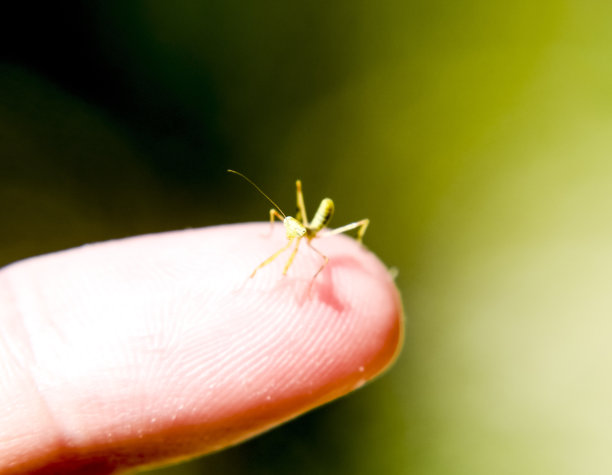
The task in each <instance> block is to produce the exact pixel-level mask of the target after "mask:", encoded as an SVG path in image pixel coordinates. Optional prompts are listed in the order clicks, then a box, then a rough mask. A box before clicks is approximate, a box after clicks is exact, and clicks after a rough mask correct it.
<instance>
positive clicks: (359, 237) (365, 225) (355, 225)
mask: <svg viewBox="0 0 612 475" xmlns="http://www.w3.org/2000/svg"><path fill="white" fill-rule="evenodd" d="M368 224H370V220H369V219H362V220H361V221H355V222H354V223H351V224H347V225H346V226H342V227H340V228H336V229H333V230H331V231H330V232H328V233H326V234H325V236H332V235H334V234H340V233H345V232H347V231H350V230H351V229H355V228H359V231H357V240H358V241H359V242H361V241H362V240H363V235H364V234H365V232H366V229H368Z"/></svg>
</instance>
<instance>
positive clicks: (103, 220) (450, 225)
mask: <svg viewBox="0 0 612 475" xmlns="http://www.w3.org/2000/svg"><path fill="white" fill-rule="evenodd" d="M611 5H612V4H609V3H606V2H597V1H593V0H590V1H578V0H574V1H564V2H553V1H537V2H521V1H518V2H516V1H515V2H509V3H507V4H506V3H503V2H502V3H499V2H498V3H491V2H486V1H484V0H464V1H460V2H447V1H440V0H437V1H433V2H432V1H420V0H417V1H415V0H411V1H408V2H403V1H390V2H382V3H377V2H366V1H339V2H334V3H333V4H331V5H330V4H329V2H321V1H316V0H315V1H311V2H303V3H302V2H274V1H264V2H237V1H224V2H211V1H203V2H195V1H188V0H186V1H179V2H153V1H131V2H113V1H110V2H61V3H57V2H56V3H49V2H44V3H43V2H40V3H33V2H21V3H17V2H13V3H9V4H8V5H6V6H3V12H2V20H0V21H1V28H0V35H1V40H2V41H0V52H1V58H2V62H1V64H0V219H1V223H2V225H1V226H2V227H1V231H2V232H0V264H8V263H10V262H13V261H15V260H18V259H22V258H26V257H28V256H32V255H37V254H41V253H47V252H52V251H55V250H60V249H65V248H69V247H73V246H78V245H81V244H84V243H88V242H94V241H102V240H107V239H113V238H121V237H125V236H130V235H134V234H142V233H149V232H160V231H165V230H171V229H181V228H186V227H199V226H207V225H214V224H221V223H231V222H239V221H246V220H259V219H261V220H264V219H266V217H267V210H268V209H269V205H268V204H267V203H266V202H265V201H264V200H263V199H262V198H260V197H258V196H257V195H256V194H255V193H254V191H253V190H252V189H251V188H250V187H249V186H248V185H247V184H246V183H243V182H241V181H240V180H239V179H238V178H237V177H235V176H230V175H228V174H226V173H225V170H226V169H227V168H234V169H237V170H240V171H242V172H244V173H246V174H247V175H248V176H250V177H251V178H252V179H253V180H255V181H256V182H257V183H258V184H259V185H260V186H261V187H262V188H263V189H264V190H265V191H266V192H268V193H269V194H270V195H271V196H272V197H273V198H274V200H275V201H277V202H278V203H279V204H280V205H281V207H283V208H285V210H286V211H287V210H289V212H292V211H293V210H292V208H293V207H294V193H295V191H294V180H295V179H296V178H298V177H299V178H301V179H302V181H303V183H304V188H305V194H306V203H307V206H308V207H309V208H310V209H313V208H314V207H315V206H316V205H317V203H318V201H319V200H320V199H321V198H323V197H324V196H330V197H332V198H334V201H335V202H336V206H337V213H336V216H335V218H334V223H332V224H335V225H336V226H339V225H342V224H345V223H347V222H350V221H354V220H357V219H360V218H363V217H368V218H370V220H371V227H370V228H369V229H368V234H367V236H366V243H367V244H368V246H369V247H370V248H371V249H372V250H373V251H374V252H376V253H377V254H378V255H379V256H380V257H381V258H382V259H383V261H385V262H386V263H387V264H388V265H389V266H396V267H397V268H398V269H399V272H400V274H399V277H398V281H397V282H398V285H399V287H400V289H401V291H402V294H403V298H404V304H405V309H406V316H407V322H408V326H407V337H406V346H405V350H404V352H403V354H402V356H401V358H400V360H399V361H398V363H397V364H396V365H395V366H394V367H393V368H392V369H391V370H390V371H389V372H388V373H387V374H386V375H384V376H383V377H382V378H380V379H379V380H377V381H375V382H373V383H372V384H370V385H368V386H366V387H365V388H363V389H361V390H359V391H357V392H356V393H354V394H353V395H351V396H349V397H346V398H344V399H342V400H340V401H337V402H335V403H333V404H330V405H327V406H325V407H323V408H320V409H318V410H316V411H314V412H312V413H310V414H308V415H305V416H303V417H301V418H299V419H298V420H296V421H293V422H291V423H288V424H286V425H284V426H283V427H281V428H278V429H275V430H273V431H271V432H269V433H267V434H265V435H263V436H261V437H258V438H256V439H253V440H252V441H249V442H247V443H245V444H242V445H240V446H238V447H235V448H231V449H228V450H225V451H223V452H220V453H218V454H213V455H212V456H209V457H206V458H203V459H200V460H196V461H193V462H190V463H186V464H183V465H180V466H176V467H172V468H168V469H164V470H161V471H159V472H158V473H166V474H192V473H193V474H195V473H207V474H285V473H293V474H301V473H303V474H313V473H316V474H341V473H346V474H373V473H386V474H419V475H433V474H444V475H453V474H470V475H478V474H483V475H485V474H486V475H489V474H492V473H495V474H496V475H500V474H502V475H503V474H515V473H523V474H534V475H535V474H538V475H539V474H542V473H554V474H556V475H564V474H584V473H589V474H599V473H601V474H604V473H606V474H607V473H610V470H612V460H611V457H610V455H609V447H610V443H611V442H612V437H611V434H610V429H609V427H610V425H611V424H610V423H611V421H612V411H611V410H610V403H609V401H610V400H612V398H611V396H612V385H611V384H610V383H609V382H608V381H609V375H610V374H611V372H610V369H611V366H612V352H611V351H610V349H609V338H608V335H609V334H610V330H612V324H611V323H610V314H611V313H612V300H611V299H610V297H609V295H610V286H611V285H612V272H611V271H610V269H612V246H611V244H610V243H611V242H612V239H611V238H612V224H611V223H612V219H611V218H612V216H611V214H612V212H611V211H610V210H611V209H612V207H611V205H612V199H611V191H610V189H611V185H612V161H611V156H612V154H611V152H612V133H611V130H612V53H611V51H612V49H611V45H612V33H611V32H612V28H611V27H612V20H611V19H612V6H611Z"/></svg>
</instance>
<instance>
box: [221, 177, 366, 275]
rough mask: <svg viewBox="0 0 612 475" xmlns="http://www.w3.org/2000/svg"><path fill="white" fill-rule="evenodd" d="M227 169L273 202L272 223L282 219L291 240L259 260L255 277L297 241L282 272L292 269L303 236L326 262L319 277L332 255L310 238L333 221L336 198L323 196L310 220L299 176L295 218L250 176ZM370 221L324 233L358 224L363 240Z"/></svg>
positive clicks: (360, 238)
mask: <svg viewBox="0 0 612 475" xmlns="http://www.w3.org/2000/svg"><path fill="white" fill-rule="evenodd" d="M228 172H230V173H234V174H236V175H238V176H241V177H242V178H244V179H245V180H246V181H248V182H249V183H250V184H251V185H253V186H254V187H255V189H256V190H257V191H259V192H260V193H261V194H262V195H263V196H264V197H265V198H266V199H267V200H268V201H269V202H270V203H272V205H273V206H274V208H272V209H271V210H270V224H272V223H274V218H278V219H279V220H280V221H282V222H283V225H284V226H285V233H286V235H287V240H288V241H289V242H288V243H287V244H286V245H284V246H283V247H282V248H280V249H279V250H278V251H276V252H275V253H274V254H272V255H271V256H270V257H268V258H267V259H266V260H265V261H263V262H262V263H261V264H259V265H258V266H257V267H256V268H255V270H254V271H253V272H252V273H251V277H254V276H255V273H256V272H257V271H258V270H259V269H261V268H262V267H264V266H267V265H268V264H270V263H271V262H272V261H273V260H274V259H276V258H277V257H278V256H279V255H281V254H282V253H283V252H285V251H286V250H287V249H289V247H290V246H291V244H292V243H293V242H294V241H295V247H294V248H293V250H292V251H291V255H290V256H289V260H288V261H287V263H286V264H285V269H284V270H283V275H286V274H287V271H288V270H289V267H291V264H292V263H293V259H294V258H295V255H296V254H297V252H298V248H299V246H300V242H301V241H302V239H303V238H306V239H307V241H306V242H307V243H308V245H309V246H310V248H311V249H312V250H313V251H315V252H316V253H317V254H319V255H320V256H321V257H322V258H323V264H322V265H321V267H320V268H319V270H318V271H317V272H316V274H315V275H314V276H313V278H312V279H313V281H314V279H316V277H317V276H318V275H319V274H320V273H321V271H322V270H323V269H324V268H325V266H326V265H327V263H328V261H329V258H328V257H327V256H326V255H325V254H323V253H322V252H321V251H319V250H318V249H317V248H315V247H314V246H313V245H312V244H311V241H312V240H313V239H314V238H315V237H317V233H318V232H319V231H321V229H323V228H324V227H325V226H326V225H327V224H328V223H329V222H330V221H331V218H332V216H333V214H334V202H333V201H332V200H331V199H330V198H324V199H323V201H321V204H320V205H319V208H318V209H317V212H316V213H315V215H314V218H313V219H312V221H310V222H309V221H308V218H307V215H306V206H304V195H303V194H302V182H301V181H300V180H297V181H296V182H295V186H296V191H297V207H298V214H297V218H293V217H291V216H287V215H285V213H283V210H281V209H280V207H279V206H278V205H277V204H276V203H275V202H274V201H272V198H270V197H269V196H268V195H266V194H265V193H264V192H263V191H262V190H261V188H259V187H258V186H257V185H256V184H255V183H253V181H252V180H251V179H249V178H247V177H246V176H244V175H243V174H242V173H240V172H237V171H235V170H228ZM368 224H370V220H369V219H362V220H360V221H355V222H354V223H350V224H347V225H346V226H342V227H340V228H337V229H333V230H331V231H330V232H328V233H326V234H325V236H331V235H334V234H340V233H344V232H346V231H350V230H352V229H356V228H359V230H358V231H357V240H358V241H359V242H361V241H362V239H363V235H364V234H365V232H366V229H367V227H368Z"/></svg>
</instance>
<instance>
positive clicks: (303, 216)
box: [295, 180, 308, 227]
mask: <svg viewBox="0 0 612 475" xmlns="http://www.w3.org/2000/svg"><path fill="white" fill-rule="evenodd" d="M295 190H296V194H297V207H298V211H299V212H300V218H301V220H302V224H303V225H304V226H306V227H308V217H307V216H306V206H305V205H304V194H303V193H302V180H297V181H296V182H295Z"/></svg>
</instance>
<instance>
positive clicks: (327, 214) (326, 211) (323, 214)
mask: <svg viewBox="0 0 612 475" xmlns="http://www.w3.org/2000/svg"><path fill="white" fill-rule="evenodd" d="M333 215H334V202H333V201H332V200H331V199H329V198H325V199H324V200H323V201H321V204H320V205H319V209H317V212H316V213H315V215H314V218H312V221H311V222H310V226H308V227H309V228H310V230H311V231H319V230H320V229H323V228H324V227H325V226H326V225H327V223H329V222H330V221H331V219H332V216H333Z"/></svg>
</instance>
